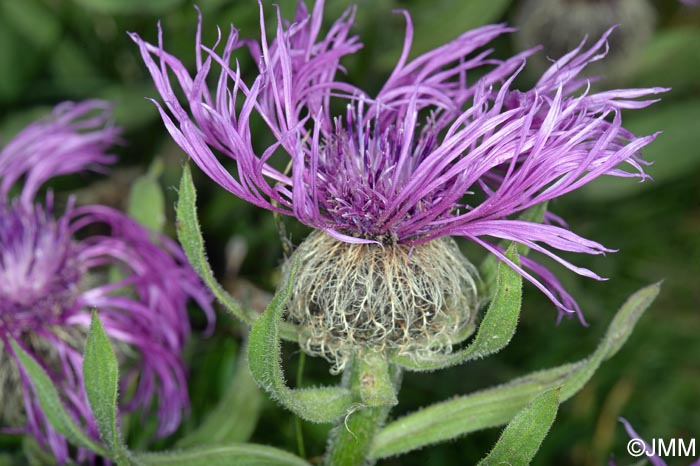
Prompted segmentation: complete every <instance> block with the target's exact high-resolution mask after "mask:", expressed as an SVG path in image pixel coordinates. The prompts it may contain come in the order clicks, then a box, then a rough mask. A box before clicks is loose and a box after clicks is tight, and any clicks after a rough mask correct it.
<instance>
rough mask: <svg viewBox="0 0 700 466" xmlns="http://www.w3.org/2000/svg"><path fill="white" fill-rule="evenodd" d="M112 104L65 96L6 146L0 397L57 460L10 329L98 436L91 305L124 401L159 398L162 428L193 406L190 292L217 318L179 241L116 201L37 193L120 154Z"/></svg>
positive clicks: (5, 417) (59, 441)
mask: <svg viewBox="0 0 700 466" xmlns="http://www.w3.org/2000/svg"><path fill="white" fill-rule="evenodd" d="M109 114H110V112H109V108H108V106H107V105H106V104H105V103H104V102H99V101H87V102H83V103H78V104H73V103H65V104H62V105H59V106H58V107H56V108H55V110H54V112H53V113H52V114H51V115H50V116H49V117H48V118H45V119H43V120H40V121H38V122H36V123H33V124H31V125H30V126H28V127H26V128H25V129H24V130H23V131H21V132H20V133H19V134H18V135H17V136H16V137H15V138H14V139H12V140H11V141H9V142H8V143H7V144H6V145H5V146H4V147H3V148H2V150H1V151H0V373H1V374H2V375H0V379H2V381H3V382H4V383H1V384H0V385H1V386H2V387H3V389H2V393H0V400H2V401H3V403H2V404H3V406H14V408H13V409H11V410H9V411H3V413H2V415H0V420H1V421H2V426H3V427H5V428H9V429H12V430H15V431H22V432H28V433H30V434H32V435H34V436H35V437H36V438H37V439H38V440H39V442H40V443H41V444H43V445H45V446H48V447H50V448H51V450H52V451H53V453H54V454H55V456H56V458H57V461H59V462H61V463H63V462H65V461H66V460H67V458H69V450H68V445H67V443H66V440H65V439H64V438H63V437H62V436H61V435H60V434H58V433H57V432H56V431H55V430H54V429H53V428H52V427H51V426H50V425H49V424H48V422H47V419H46V415H45V414H44V413H43V411H42V410H41V407H40V406H39V403H38V400H37V399H36V398H35V397H34V396H33V395H32V391H31V388H30V387H31V383H30V382H29V380H28V378H27V377H26V376H25V374H24V373H22V372H21V371H20V369H19V365H18V362H17V360H16V356H15V355H14V354H13V352H12V348H11V346H10V344H9V341H10V339H14V340H16V341H17V342H18V344H19V345H20V346H21V347H22V348H23V349H25V350H26V351H27V352H29V353H30V354H32V355H33V356H34V357H35V358H37V360H38V361H39V362H40V363H41V364H42V365H43V366H44V368H45V369H46V370H47V371H48V372H49V375H50V376H51V378H52V379H53V381H54V382H55V383H56V384H57V385H58V386H59V387H60V389H61V391H62V394H63V395H64V401H65V402H66V404H67V406H68V408H69V412H70V413H71V414H72V415H73V416H74V417H75V419H76V420H77V421H79V422H81V423H82V422H83V420H85V421H86V422H87V423H88V425H87V428H88V431H89V433H90V434H91V435H93V436H95V437H96V438H99V437H98V434H97V429H96V425H95V423H94V420H93V418H92V415H91V412H90V407H89V405H88V402H87V398H86V396H85V393H84V389H83V378H82V351H83V347H84V344H85V338H86V336H87V328H88V327H89V325H90V310H91V309H97V310H98V312H99V315H100V318H101V320H102V322H103V325H104V327H105V331H106V332H107V334H108V335H109V337H110V338H111V340H112V342H113V343H114V344H115V345H116V346H117V354H118V355H119V356H118V357H119V358H120V359H121V360H122V362H123V363H124V367H125V368H126V372H125V376H124V379H123V380H122V382H123V390H122V392H123V393H124V395H123V396H124V397H125V398H126V399H125V403H124V406H123V407H122V409H123V410H126V411H130V410H134V409H137V408H138V409H148V408H150V407H151V405H152V403H154V402H155V403H156V405H157V406H158V419H159V429H158V433H159V434H160V435H164V434H167V433H170V432H172V431H174V430H175V429H176V428H177V426H178V425H179V423H180V420H181V417H182V414H183V412H184V411H185V410H186V409H187V406H188V395H187V384H186V379H185V369H184V367H183V362H182V360H181V358H180V352H181V350H182V348H183V345H184V344H185V342H186V340H187V338H188V336H189V333H190V327H189V323H188V317H187V312H186V307H185V306H186V302H187V301H188V300H189V299H190V298H193V299H195V300H196V301H197V302H198V303H199V304H200V306H201V307H202V308H203V309H204V310H205V311H206V312H207V315H208V317H209V319H210V320H212V319H213V315H212V310H211V307H210V303H211V299H210V297H209V294H208V292H207V291H206V290H205V288H204V287H203V286H202V285H201V283H200V282H199V280H198V278H197V276H196V274H195V272H194V271H193V270H192V269H191V268H190V267H189V266H188V265H187V264H186V261H185V258H184V254H183V253H182V252H181V250H180V249H179V247H178V246H177V245H176V244H175V243H174V242H172V241H171V240H169V239H168V238H165V237H159V238H158V242H159V244H156V243H154V242H153V240H152V239H151V238H152V236H153V234H152V232H150V231H148V230H146V229H145V228H144V227H142V226H140V225H139V224H137V223H136V222H134V221H133V220H131V219H130V218H128V217H127V216H125V215H124V214H122V213H120V212H118V211H116V210H114V209H112V208H109V207H105V206H99V205H90V206H76V205H75V202H74V200H73V199H70V200H69V201H68V203H67V206H66V207H65V209H64V210H63V211H62V212H58V209H57V208H56V207H55V206H54V200H53V195H52V193H51V192H48V193H47V194H46V196H45V197H44V198H41V197H39V196H37V193H38V191H39V189H40V188H41V186H42V184H43V183H44V182H46V181H47V180H49V179H51V178H53V177H55V176H57V175H62V174H68V173H76V172H80V171H83V170H86V169H92V170H101V169H102V168H104V166H105V164H108V163H111V162H112V161H113V160H114V157H113V156H110V155H108V154H107V153H106V150H107V149H108V148H109V146H111V145H112V144H113V143H115V142H116V141H117V137H118V133H119V130H118V129H117V128H115V127H114V126H112V125H111V124H110V123H109V118H110V117H109ZM21 179H23V180H24V183H23V186H22V187H21V188H19V187H18V182H19V181H20V180H21ZM15 193H16V195H15ZM110 277H116V278H110ZM22 400H23V402H22ZM87 455H89V453H88V452H87V451H82V450H81V451H80V452H79V457H80V458H84V457H86V456H87Z"/></svg>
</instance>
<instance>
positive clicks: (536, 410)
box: [479, 390, 559, 466]
mask: <svg viewBox="0 0 700 466" xmlns="http://www.w3.org/2000/svg"><path fill="white" fill-rule="evenodd" d="M558 408H559V390H550V391H548V392H545V393H543V394H542V395H540V396H538V397H537V398H535V399H534V400H533V401H532V403H530V404H529V405H528V406H527V407H526V408H525V409H523V410H522V411H520V412H519V413H518V414H516V416H515V417H514V418H513V420H512V421H510V423H509V424H508V427H506V429H505V430H504V431H503V433H502V434H501V437H500V438H499V439H498V442H496V445H495V446H494V447H493V450H491V453H489V454H488V455H487V456H486V458H484V459H483V460H481V461H480V462H479V466H499V465H506V464H507V465H510V466H527V465H529V464H530V462H531V461H532V458H534V457H535V454H536V453H537V450H539V448H540V445H541V444H542V441H543V440H544V438H545V437H546V436H547V432H549V429H550V427H551V426H552V423H553V422H554V418H555V417H556V415H557V409H558Z"/></svg>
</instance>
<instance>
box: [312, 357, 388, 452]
mask: <svg viewBox="0 0 700 466" xmlns="http://www.w3.org/2000/svg"><path fill="white" fill-rule="evenodd" d="M400 379H401V371H400V369H399V368H398V367H397V366H395V365H393V364H390V363H389V362H388V361H387V359H386V358H385V357H383V355H381V354H378V353H374V352H369V353H368V354H359V353H358V354H356V355H355V357H354V359H353V362H352V364H351V365H350V367H349V368H348V369H347V370H346V372H345V376H344V380H343V384H344V385H345V386H346V387H347V388H349V389H350V390H351V391H352V393H353V395H355V398H356V399H360V400H362V403H360V404H358V405H357V406H356V407H355V408H354V409H352V410H351V411H350V412H349V413H348V415H347V416H346V417H345V418H344V419H343V420H341V421H340V422H339V423H338V425H336V427H335V428H334V429H333V431H332V432H331V436H330V440H329V443H328V449H327V451H326V456H325V459H324V465H325V466H361V465H369V464H371V463H373V461H370V460H368V459H367V455H368V453H369V449H370V446H371V444H372V441H373V440H374V436H375V434H376V433H377V431H378V430H379V428H380V427H381V426H382V425H383V424H384V422H385V421H386V417H387V415H388V414H389V411H390V410H391V408H392V407H393V406H394V405H396V404H397V402H398V401H397V398H396V395H397V392H398V387H399V384H400Z"/></svg>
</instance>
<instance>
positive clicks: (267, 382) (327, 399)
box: [248, 265, 354, 422]
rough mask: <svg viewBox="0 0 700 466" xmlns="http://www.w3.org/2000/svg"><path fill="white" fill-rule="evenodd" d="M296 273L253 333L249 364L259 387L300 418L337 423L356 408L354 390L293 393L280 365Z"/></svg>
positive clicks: (329, 388) (337, 389) (256, 325)
mask: <svg viewBox="0 0 700 466" xmlns="http://www.w3.org/2000/svg"><path fill="white" fill-rule="evenodd" d="M295 271H296V265H293V266H292V270H291V271H290V273H289V276H288V277H287V278H286V281H285V283H283V284H281V286H280V287H279V289H278V290H277V293H275V296H274V298H272V302H271V303H270V305H269V306H268V308H267V309H266V310H265V312H264V314H263V315H262V316H261V317H260V318H259V319H258V320H257V321H256V322H255V324H254V325H253V328H252V330H251V332H250V339H249V348H248V361H249V364H250V371H251V372H252V374H253V377H254V378H255V380H256V381H257V382H258V384H259V385H260V386H261V387H263V388H264V389H265V390H266V391H267V392H268V393H270V395H272V397H274V398H275V399H277V401H279V402H280V403H281V404H282V405H284V406H285V407H286V408H287V409H289V410H291V411H292V412H294V413H295V414H296V415H297V416H299V417H301V418H303V419H306V420H307V421H312V422H333V421H334V420H336V419H338V418H339V417H341V416H344V415H345V414H346V413H347V412H348V410H349V409H350V408H351V407H352V406H353V404H354V399H353V397H352V395H351V393H350V390H348V389H347V388H342V387H321V388H308V389H296V390H292V389H290V388H288V387H287V386H286V384H285V381H284V375H283V373H282V367H281V364H280V339H279V322H280V319H281V318H282V313H283V311H284V307H285V305H286V302H287V300H288V299H289V295H290V293H291V288H292V287H291V284H292V280H293V278H292V277H293V276H294V272H295Z"/></svg>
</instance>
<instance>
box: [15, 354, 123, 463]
mask: <svg viewBox="0 0 700 466" xmlns="http://www.w3.org/2000/svg"><path fill="white" fill-rule="evenodd" d="M10 345H11V346H12V350H13V351H14V353H15V354H16V355H17V357H18V358H19V361H20V363H21V365H22V368H23V369H24V371H25V373H26V374H27V376H28V377H29V379H30V380H31V381H32V385H34V390H35V392H36V395H37V398H39V404H40V405H41V409H42V411H43V412H44V415H46V418H47V419H48V421H49V423H51V425H52V426H53V428H54V429H56V431H57V432H58V433H59V434H61V435H63V436H64V437H66V438H67V439H68V441H69V442H70V443H72V444H74V445H77V446H80V447H85V448H88V449H90V450H92V451H94V452H96V453H97V454H99V455H102V456H105V457H108V458H109V457H110V454H109V452H108V451H107V450H106V449H105V448H104V447H103V446H101V445H99V444H98V443H97V442H95V441H94V440H93V439H91V438H90V437H89V436H88V435H86V434H85V433H84V432H83V431H82V430H81V429H80V427H78V426H77V425H76V424H75V422H74V421H73V418H71V417H70V415H69V414H68V412H67V411H66V408H65V407H64V406H63V403H62V402H61V399H60V397H59V396H58V391H57V390H56V387H55V386H54V385H53V382H52V381H51V378H50V377H49V376H48V374H46V372H44V369H42V367H41V366H40V365H39V363H38V362H36V360H35V359H34V358H33V357H32V356H30V355H29V354H28V353H27V352H26V351H24V350H23V349H22V348H21V347H20V346H19V345H18V344H17V342H16V341H14V340H10Z"/></svg>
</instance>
